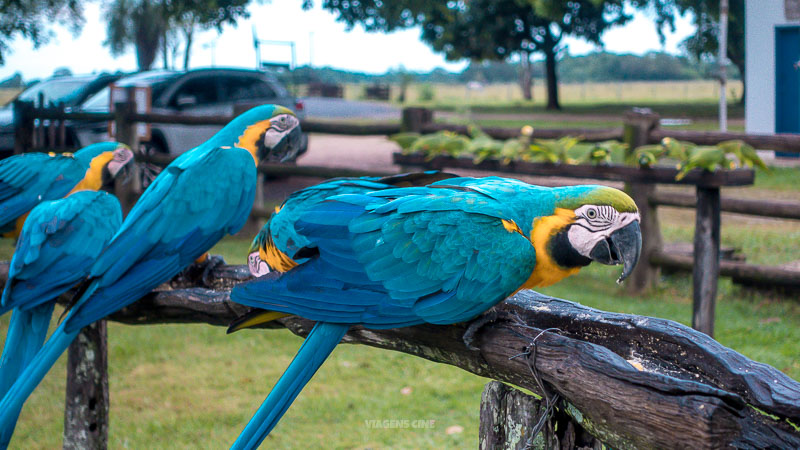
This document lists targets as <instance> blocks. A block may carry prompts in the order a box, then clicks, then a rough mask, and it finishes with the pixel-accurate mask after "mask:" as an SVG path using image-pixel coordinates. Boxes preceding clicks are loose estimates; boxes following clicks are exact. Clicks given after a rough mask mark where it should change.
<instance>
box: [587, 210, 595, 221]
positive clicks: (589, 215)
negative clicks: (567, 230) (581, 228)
mask: <svg viewBox="0 0 800 450" xmlns="http://www.w3.org/2000/svg"><path fill="white" fill-rule="evenodd" d="M586 217H587V218H589V219H594V218H595V217H597V210H596V209H594V208H589V209H587V210H586Z"/></svg>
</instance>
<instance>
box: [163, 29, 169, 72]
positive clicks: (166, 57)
mask: <svg viewBox="0 0 800 450" xmlns="http://www.w3.org/2000/svg"><path fill="white" fill-rule="evenodd" d="M161 42H162V45H161V63H162V64H163V65H164V70H169V45H168V42H167V29H166V27H165V28H164V29H163V30H162V31H161Z"/></svg>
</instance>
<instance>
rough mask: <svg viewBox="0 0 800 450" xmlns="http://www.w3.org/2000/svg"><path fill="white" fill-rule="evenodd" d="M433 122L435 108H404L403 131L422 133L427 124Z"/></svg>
mask: <svg viewBox="0 0 800 450" xmlns="http://www.w3.org/2000/svg"><path fill="white" fill-rule="evenodd" d="M429 123H433V110H431V109H428V108H411V107H409V108H403V121H402V129H403V131H416V132H417V133H421V132H422V130H423V128H424V127H425V125H427V124H429Z"/></svg>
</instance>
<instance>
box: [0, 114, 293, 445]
mask: <svg viewBox="0 0 800 450" xmlns="http://www.w3.org/2000/svg"><path fill="white" fill-rule="evenodd" d="M299 133H300V130H299V127H298V121H297V118H296V117H295V116H294V114H293V113H292V112H291V111H289V110H288V109H286V108H283V107H280V106H275V105H264V106H259V107H256V108H253V109H251V110H250V111H248V112H246V113H244V114H242V115H241V116H239V117H237V118H236V119H234V120H233V121H232V122H231V123H229V124H228V125H227V126H226V127H225V128H223V129H222V130H221V131H220V132H219V133H217V134H216V135H215V136H213V137H212V138H211V139H210V140H209V141H208V142H206V143H204V144H203V145H201V146H199V147H196V148H194V149H192V150H190V151H188V152H186V153H184V154H183V155H181V156H180V157H179V158H177V159H176V160H175V161H173V162H172V163H171V164H170V165H169V166H167V167H166V168H165V169H164V170H163V171H162V172H161V174H159V176H158V177H157V178H156V179H155V180H154V181H153V183H152V184H151V185H150V186H149V187H148V189H147V190H146V191H145V192H144V193H143V194H142V196H141V197H140V199H139V201H138V202H137V203H136V205H135V206H134V207H133V209H132V210H131V212H130V213H129V214H128V216H127V217H126V218H125V220H124V222H123V223H122V226H121V228H120V230H119V231H118V232H117V233H116V234H115V235H114V237H113V238H112V240H111V242H110V243H109V244H108V246H107V247H106V248H105V250H104V251H103V253H102V254H101V255H100V256H99V257H98V258H97V260H96V261H95V263H94V264H93V265H92V268H91V270H90V274H89V275H90V280H89V282H88V283H86V284H85V285H84V286H83V291H82V294H81V296H80V298H79V299H78V300H77V302H76V303H75V304H74V305H73V306H72V308H71V310H70V311H69V313H68V314H67V316H66V318H65V319H64V321H63V322H62V323H61V325H60V326H59V327H58V328H57V329H56V331H55V332H54V333H53V335H52V336H51V337H50V339H49V340H48V341H47V342H46V343H45V345H44V347H43V348H42V350H41V351H39V353H37V355H36V356H35V357H34V359H33V360H32V362H31V363H30V365H29V366H28V367H27V368H26V369H25V371H24V372H23V374H22V375H21V376H20V377H19V378H18V380H17V382H16V383H15V384H14V385H13V386H12V387H11V389H10V390H9V391H8V393H7V394H6V395H5V397H4V398H3V400H2V402H0V430H7V429H9V428H11V429H13V422H12V420H11V417H10V416H11V415H10V414H9V411H11V410H18V409H19V408H20V407H21V406H22V404H23V402H24V401H25V399H27V398H28V396H29V395H30V393H31V392H32V391H33V389H34V388H35V387H36V385H37V384H38V383H39V382H40V381H41V379H42V378H43V377H44V375H45V374H46V373H47V371H48V370H49V368H50V367H51V366H52V365H53V363H55V361H56V360H57V359H58V356H59V355H60V354H61V353H63V351H64V350H66V348H67V347H68V346H69V344H70V342H72V340H73V339H74V338H75V336H77V334H78V332H79V331H80V329H81V328H82V327H84V326H85V325H88V324H90V323H92V322H94V321H96V320H98V319H101V318H103V317H105V316H106V315H108V314H111V313H113V312H114V311H117V310H118V309H120V308H122V307H124V306H126V305H128V304H130V303H132V302H134V301H136V300H138V299H139V298H140V297H142V296H143V295H145V294H146V293H148V292H150V291H151V290H153V289H154V288H155V287H157V286H158V285H160V284H162V283H164V282H166V281H168V280H169V279H171V278H172V277H173V276H175V275H176V274H178V273H179V272H180V271H181V270H183V269H184V268H185V267H186V266H188V265H189V264H190V263H192V262H193V261H194V260H196V259H197V258H198V257H200V256H202V255H203V254H204V253H205V252H206V251H208V250H209V249H210V248H211V247H212V246H213V245H214V244H216V243H217V241H219V239H220V238H222V237H223V236H224V235H225V234H232V233H235V232H237V231H238V230H239V229H240V228H241V227H242V226H243V225H244V223H245V221H246V220H247V217H248V216H249V214H250V209H251V207H252V205H253V200H254V197H255V189H256V163H257V161H256V158H259V159H283V158H284V156H285V154H290V153H292V152H296V151H297V143H298V141H297V137H298V136H299ZM287 139H288V140H289V142H287ZM0 444H2V443H0Z"/></svg>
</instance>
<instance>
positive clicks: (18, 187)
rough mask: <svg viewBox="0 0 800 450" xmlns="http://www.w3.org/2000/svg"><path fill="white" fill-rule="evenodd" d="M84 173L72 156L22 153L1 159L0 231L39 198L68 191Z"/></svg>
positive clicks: (55, 197) (62, 195)
mask: <svg viewBox="0 0 800 450" xmlns="http://www.w3.org/2000/svg"><path fill="white" fill-rule="evenodd" d="M85 173H86V168H85V167H83V165H82V164H80V162H78V161H77V160H76V159H75V158H73V157H71V156H60V155H58V156H50V155H48V154H46V153H25V154H22V155H16V156H12V157H10V158H6V159H4V160H2V161H0V232H6V231H10V230H11V229H13V228H14V225H15V224H14V221H15V220H16V219H17V218H18V217H20V216H21V215H23V214H25V213H27V212H28V211H30V210H31V209H33V207H34V206H36V205H37V204H39V203H40V202H42V201H45V200H55V199H59V198H62V197H64V196H65V195H67V194H68V193H69V191H70V190H72V188H73V187H75V185H76V184H78V182H79V181H80V180H81V179H82V178H83V176H84V174H85Z"/></svg>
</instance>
